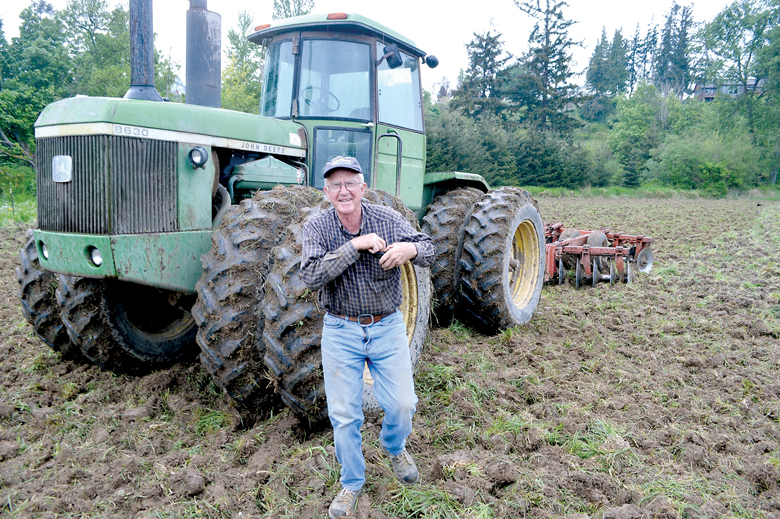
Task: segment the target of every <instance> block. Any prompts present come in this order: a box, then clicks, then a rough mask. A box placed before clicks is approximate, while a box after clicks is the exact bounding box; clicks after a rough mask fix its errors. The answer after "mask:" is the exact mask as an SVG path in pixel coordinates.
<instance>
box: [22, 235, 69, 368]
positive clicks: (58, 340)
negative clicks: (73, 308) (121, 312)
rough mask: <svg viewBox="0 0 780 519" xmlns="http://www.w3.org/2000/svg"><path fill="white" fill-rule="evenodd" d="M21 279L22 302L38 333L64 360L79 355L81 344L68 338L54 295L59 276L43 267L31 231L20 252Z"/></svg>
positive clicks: (24, 310)
mask: <svg viewBox="0 0 780 519" xmlns="http://www.w3.org/2000/svg"><path fill="white" fill-rule="evenodd" d="M16 280H17V281H18V282H19V290H18V294H19V301H20V302H21V304H22V313H23V314H24V318H25V319H26V320H27V322H28V323H30V324H31V325H32V327H33V331H34V332H35V335H37V336H38V337H39V338H40V339H41V340H42V341H43V342H45V343H46V344H47V345H48V346H49V347H50V348H51V349H53V350H54V351H56V352H59V353H60V355H62V358H64V359H73V358H76V357H78V355H79V353H80V352H79V347H78V346H77V345H76V344H74V343H73V342H72V341H71V340H70V338H69V337H68V332H67V330H66V329H65V325H64V324H63V322H62V318H61V317H60V307H59V305H58V304H57V300H56V298H55V296H54V293H55V291H56V290H57V275H56V274H54V273H52V272H49V271H47V270H43V269H42V268H41V265H40V262H39V261H38V249H37V247H36V246H35V240H34V239H33V234H32V230H28V231H27V242H26V243H25V244H24V248H23V249H21V250H20V251H19V266H18V267H16Z"/></svg>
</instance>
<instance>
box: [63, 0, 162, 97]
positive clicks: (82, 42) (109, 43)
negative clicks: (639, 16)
mask: <svg viewBox="0 0 780 519" xmlns="http://www.w3.org/2000/svg"><path fill="white" fill-rule="evenodd" d="M62 19H63V20H64V22H65V25H66V27H67V28H68V30H67V32H68V34H69V42H70V52H71V54H72V55H73V59H74V61H75V63H76V67H75V69H76V72H75V74H74V82H75V85H74V88H73V90H74V92H75V93H77V94H83V95H90V96H106V97H122V96H123V95H124V94H125V92H127V89H128V88H129V87H130V30H129V13H128V11H126V10H125V8H124V7H122V6H118V7H116V8H114V9H113V10H112V11H109V10H108V7H107V4H106V2H105V1H103V0H70V1H69V2H68V6H67V7H66V8H65V10H64V11H63V12H62ZM156 61H159V56H157V60H156ZM155 84H157V85H158V86H159V85H160V84H161V83H159V82H157V81H156V80H155Z"/></svg>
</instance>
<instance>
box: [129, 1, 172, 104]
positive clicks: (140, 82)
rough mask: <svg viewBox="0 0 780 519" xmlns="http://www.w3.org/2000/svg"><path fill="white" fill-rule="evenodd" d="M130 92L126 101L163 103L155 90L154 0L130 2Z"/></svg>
mask: <svg viewBox="0 0 780 519" xmlns="http://www.w3.org/2000/svg"><path fill="white" fill-rule="evenodd" d="M130 59H131V63H130V90H128V91H127V93H126V94H125V99H144V100H146V101H162V100H163V99H162V97H161V96H160V94H159V93H158V92H157V90H156V89H155V88H154V28H153V26H152V0H130Z"/></svg>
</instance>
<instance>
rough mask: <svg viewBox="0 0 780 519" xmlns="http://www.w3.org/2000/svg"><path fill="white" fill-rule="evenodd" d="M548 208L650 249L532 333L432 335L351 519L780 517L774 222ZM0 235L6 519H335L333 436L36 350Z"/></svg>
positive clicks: (12, 241)
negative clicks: (401, 438) (398, 467)
mask: <svg viewBox="0 0 780 519" xmlns="http://www.w3.org/2000/svg"><path fill="white" fill-rule="evenodd" d="M757 203H758V202H756V201H709V200H631V199H545V198H541V199H540V200H539V206H540V209H541V212H542V215H543V217H544V219H545V221H547V222H555V221H561V222H564V223H565V224H569V225H573V226H580V227H583V228H588V227H590V228H599V227H608V228H611V229H612V230H614V231H621V232H630V233H639V234H646V235H650V236H652V237H653V238H655V244H654V245H653V250H654V255H655V266H654V268H653V271H652V272H651V273H649V274H644V275H640V276H639V278H638V280H637V282H636V283H634V284H631V285H624V284H617V285H615V286H613V287H610V286H609V285H608V284H604V283H602V284H599V285H598V286H597V287H595V288H593V287H590V286H588V287H584V288H581V289H579V290H575V289H574V287H573V285H572V284H570V283H567V284H564V285H563V286H560V287H559V286H557V285H555V284H550V285H547V286H545V288H544V290H543V292H542V300H541V303H540V305H539V308H538V310H537V313H536V314H535V316H534V318H533V319H532V320H531V322H530V323H529V324H528V325H527V326H525V327H523V328H522V329H518V330H512V331H508V332H504V333H501V334H499V335H497V336H495V337H485V336H482V335H480V334H478V333H476V332H473V331H471V330H468V329H467V328H465V327H463V326H460V325H457V324H456V325H453V326H450V327H449V328H444V329H434V330H432V331H431V333H430V341H429V342H428V344H427V346H426V350H425V351H424V352H423V356H422V358H421V360H420V362H419V364H418V367H417V373H416V384H417V391H418V394H419V396H420V402H419V405H418V412H417V415H416V416H415V431H414V432H413V434H412V436H411V437H410V441H409V450H410V452H412V453H413V455H414V456H415V458H416V460H417V463H418V466H419V467H420V471H421V473H422V482H421V484H420V485H418V486H416V487H411V488H407V487H402V486H400V485H399V484H398V483H397V481H396V480H395V479H394V477H393V473H392V468H391V467H390V464H389V463H388V461H387V459H386V458H385V457H384V455H383V454H382V453H381V449H380V448H379V443H378V431H379V425H380V424H379V423H377V422H374V421H371V422H367V423H366V424H365V426H364V438H365V441H364V450H365V452H366V458H367V465H368V467H367V475H368V481H367V485H366V487H365V492H364V494H363V495H362V496H361V498H360V502H359V509H358V512H357V516H360V517H373V518H389V517H404V518H405V517H426V518H429V517H430V518H433V517H452V518H454V517H474V518H477V517H479V518H491V517H496V518H498V517H539V518H543V517H572V518H574V517H577V518H580V519H581V518H583V517H591V518H602V517H603V518H638V517H659V518H676V517H686V518H698V517H702V518H703V517H713V518H714V517H767V518H770V517H780V425H778V420H780V403H779V401H778V397H779V396H780V382H778V370H779V369H780V356H779V355H778V343H780V226H778V222H780V204H778V203H777V202H760V204H761V205H757ZM24 234H25V229H24V228H21V227H12V228H3V229H0V359H2V360H0V362H2V369H1V370H0V378H1V379H2V385H1V386H0V510H2V512H0V513H2V514H3V515H4V516H7V517H25V518H26V517H46V518H51V517H117V518H118V517H123V518H124V517H132V518H135V517H139V518H140V517H143V518H146V517H231V518H233V517H306V518H314V517H327V506H328V504H329V502H330V499H331V498H332V496H333V495H334V494H335V493H336V492H337V490H338V464H337V463H336V460H335V456H334V451H333V445H332V434H331V432H330V431H328V430H311V429H309V428H308V427H307V425H306V424H301V423H299V422H298V421H297V420H296V419H295V418H294V417H293V415H292V414H291V413H289V412H288V411H286V410H284V409H283V408H278V409H275V410H273V413H272V416H271V417H270V418H267V419H265V420H262V421H258V422H256V423H245V422H242V421H241V418H240V415H239V413H238V412H237V411H236V409H235V407H234V406H233V405H232V403H231V401H230V399H229V398H227V397H226V396H225V395H223V394H222V393H221V391H220V390H218V388H217V387H216V386H215V385H214V384H213V383H212V382H211V380H210V377H209V375H208V374H207V372H206V371H205V370H204V369H203V368H201V365H200V363H199V362H197V361H196V362H190V363H182V364H178V365H176V366H173V367H172V368H170V369H166V370H162V371H158V372H155V373H152V374H150V375H147V376H144V377H135V378H132V377H126V376H117V375H113V374H111V373H107V372H104V371H101V370H100V369H98V368H96V367H95V366H92V365H89V364H85V363H81V362H77V361H65V360H62V359H60V358H59V356H58V355H57V354H55V353H54V352H52V351H51V350H49V349H48V348H47V347H46V346H45V345H43V344H42V343H41V342H40V341H38V340H37V339H36V338H35V337H34V336H33V334H32V332H31V329H30V327H29V326H28V325H27V324H26V322H25V321H24V319H23V317H22V314H21V310H20V308H19V304H18V302H17V296H16V287H17V283H16V280H15V277H14V268H15V266H16V265H17V263H18V259H17V258H18V250H19V248H20V247H22V246H23V242H24Z"/></svg>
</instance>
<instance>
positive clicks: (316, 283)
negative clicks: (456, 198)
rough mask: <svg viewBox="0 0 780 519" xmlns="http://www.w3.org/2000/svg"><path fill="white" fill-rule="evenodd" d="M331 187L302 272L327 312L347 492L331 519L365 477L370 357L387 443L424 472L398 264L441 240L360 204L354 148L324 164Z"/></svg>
mask: <svg viewBox="0 0 780 519" xmlns="http://www.w3.org/2000/svg"><path fill="white" fill-rule="evenodd" d="M324 177H325V193H326V194H327V196H328V199H329V200H330V203H331V205H332V208H331V209H329V210H328V211H324V212H323V213H322V214H320V215H318V216H316V217H314V218H312V219H311V220H310V221H309V222H307V223H306V224H305V225H304V228H303V229H304V233H303V257H302V259H301V274H302V278H303V281H304V283H306V286H307V287H308V288H309V289H311V290H319V291H320V293H319V301H320V305H321V306H322V307H323V308H324V309H325V310H326V311H327V313H326V314H325V318H324V323H323V328H322V369H323V372H324V375H325V395H326V397H327V401H328V416H329V417H330V421H331V425H332V426H333V442H334V444H335V446H336V457H337V458H338V460H339V463H340V464H341V491H340V492H339V493H338V495H337V496H336V498H335V499H334V501H333V503H331V505H330V509H329V510H328V512H329V515H330V517H331V518H332V519H336V518H339V517H344V516H346V515H347V514H348V513H349V511H350V510H352V509H353V508H355V505H356V503H357V498H358V495H359V494H360V490H361V489H362V487H363V483H364V482H365V468H366V463H365V458H364V457H363V449H362V445H361V444H362V435H361V433H360V426H361V425H362V424H363V396H362V394H363V366H364V365H365V364H366V363H367V364H368V368H369V370H370V372H371V376H372V377H373V379H374V394H375V395H376V398H377V401H378V402H379V405H380V406H381V407H382V409H383V410H384V412H385V417H384V420H383V422H382V431H381V433H380V444H381V446H382V449H383V450H384V451H385V453H386V454H387V455H388V456H389V457H390V459H391V461H392V464H393V470H394V472H395V474H396V476H398V478H399V479H400V480H401V482H402V483H405V484H414V483H417V481H418V480H419V478H420V475H419V472H418V471H417V467H416V466H415V464H414V460H413V459H412V457H411V456H410V455H409V453H408V452H407V451H406V438H407V437H408V436H409V434H410V433H411V431H412V416H413V415H414V412H415V409H416V405H417V396H416V395H415V393H414V382H413V380H412V365H411V359H410V355H409V342H408V339H407V337H406V326H405V324H404V321H403V316H402V314H401V312H400V311H399V310H398V307H399V306H400V304H401V300H402V293H401V272H400V269H399V268H398V267H400V266H401V265H403V264H404V263H406V262H407V261H412V262H413V263H414V264H415V265H419V266H421V267H429V266H430V265H431V263H432V261H433V254H434V248H433V244H432V243H431V239H430V238H429V237H428V236H426V235H425V234H422V233H419V232H417V231H415V230H414V228H413V227H412V226H411V225H410V224H409V222H408V221H407V220H406V219H405V218H404V217H403V216H402V215H401V214H400V213H398V212H397V211H395V210H394V209H391V208H388V207H383V206H377V205H370V204H366V203H363V202H362V201H361V199H362V198H363V194H364V193H365V192H366V188H367V186H366V183H365V181H364V179H363V170H362V169H361V167H360V164H359V163H358V161H357V160H356V159H354V158H352V157H335V158H334V159H333V160H331V161H330V162H328V163H327V164H326V165H325V172H324Z"/></svg>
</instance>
